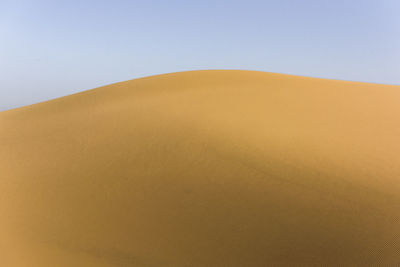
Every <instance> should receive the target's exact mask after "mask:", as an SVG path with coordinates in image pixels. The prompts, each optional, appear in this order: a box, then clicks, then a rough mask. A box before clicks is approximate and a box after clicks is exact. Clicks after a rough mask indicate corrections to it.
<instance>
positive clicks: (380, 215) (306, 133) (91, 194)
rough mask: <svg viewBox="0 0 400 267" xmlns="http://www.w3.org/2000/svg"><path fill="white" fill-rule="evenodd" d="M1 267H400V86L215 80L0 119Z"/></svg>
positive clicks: (96, 94) (116, 88)
mask: <svg viewBox="0 0 400 267" xmlns="http://www.w3.org/2000/svg"><path fill="white" fill-rule="evenodd" d="M0 200H1V201H0V217H1V219H0V236H1V239H0V266H4V267H9V266H10V267H53V266H60V267H64V266H65V267H67V266H68V267H69V266H85V267H87V266H171V267H180V266H185V267H186V266H196V267H197V266H210V267H214V266H215V267H220V266H229V267H230V266H232V267H235V266H398V264H400V86H394V85H382V84H370V83H361V82H349V81H339V80H328V79H318V78H309V77H302V76H293V75H284V74H275V73H267V72H257V71H239V70H210V71H189V72H181V73H171V74H164V75H157V76H150V77H145V78H140V79H135V80H130V81H126V82H120V83H116V84H112V85H108V86H104V87H100V88H96V89H92V90H88V91H84V92H82V93H78V94H74V95H69V96H65V97H61V98H58V99H54V100H51V101H46V102H42V103H38V104H34V105H30V106H25V107H22V108H17V109H12V110H8V111H3V112H0Z"/></svg>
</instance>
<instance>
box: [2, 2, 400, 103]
mask: <svg viewBox="0 0 400 267" xmlns="http://www.w3.org/2000/svg"><path fill="white" fill-rule="evenodd" d="M197 69H248V70H262V71H269V72H280V73H289V74H297V75H306V76H313V77H322V78H333V79H343V80H355V81H365V82H377V83H388V84H400V1H398V0H376V1H372V0H354V1H353V0H346V1H344V0H335V1H332V0H329V1H328V0H297V1H295V0H292V1H288V0H286V1H285V0H276V1H268V0H263V1H261V0H260V1H255V0H247V1H243V0H242V1H238V0H231V1H221V0H220V1H218V0H214V1H211V0H203V1H190V0H186V1H176V0H170V1H167V0H165V1H160V0H152V1H150V0H143V1H134V0H132V1H123V0H109V1H105V0H86V1H85V0H79V1H78V0H69V1H64V0H59V1H50V0H0V110H5V109H9V108H14V107H18V106H22V105H27V104H32V103H36V102H39V101H43V100H47V99H52V98H55V97H59V96H63V95H67V94H71V93H75V92H79V91H83V90H87V89H91V88H95V87H98V86H102V85H106V84H110V83H114V82H118V81H124V80H128V79H133V78H137V77H142V76H147V75H153V74H160V73H168V72H176V71H184V70H197Z"/></svg>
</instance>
